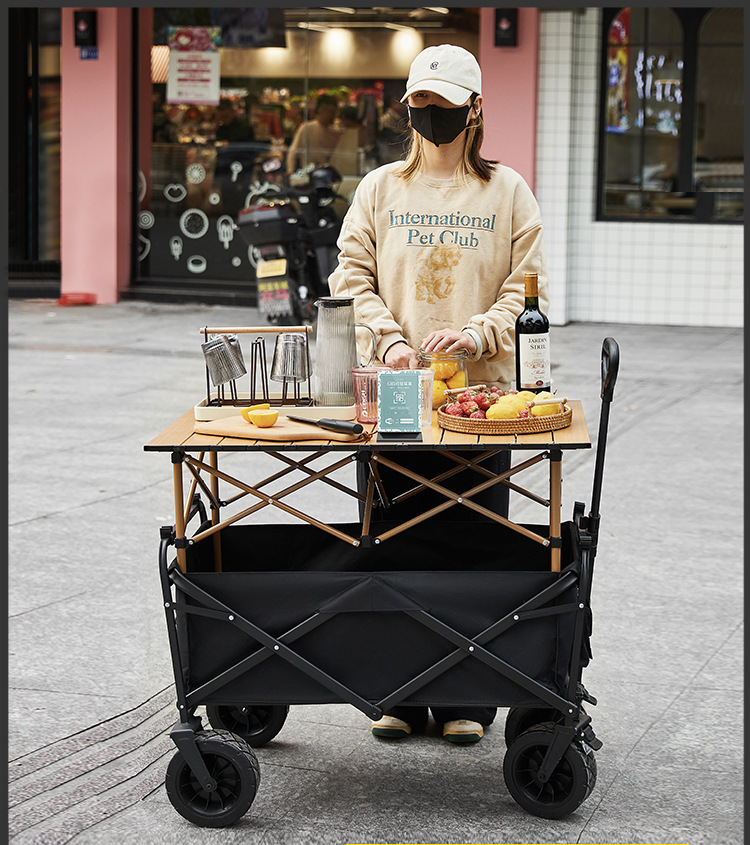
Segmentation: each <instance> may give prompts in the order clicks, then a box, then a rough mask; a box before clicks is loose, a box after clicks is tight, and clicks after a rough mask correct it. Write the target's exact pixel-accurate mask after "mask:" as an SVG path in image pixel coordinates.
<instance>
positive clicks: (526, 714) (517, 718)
mask: <svg viewBox="0 0 750 845" xmlns="http://www.w3.org/2000/svg"><path fill="white" fill-rule="evenodd" d="M563 719H564V716H563V715H562V713H560V711H559V710H555V708H554V707H511V708H510V710H508V715H507V716H506V717H505V744H506V746H507V747H508V748H510V746H511V744H512V742H513V740H514V739H515V738H516V737H518V736H520V735H521V734H522V733H525V732H526V731H528V730H530V729H531V728H533V727H535V726H536V725H541V724H543V723H544V722H552V723H553V724H557V723H558V722H562V721H563Z"/></svg>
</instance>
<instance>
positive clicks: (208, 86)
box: [167, 26, 221, 105]
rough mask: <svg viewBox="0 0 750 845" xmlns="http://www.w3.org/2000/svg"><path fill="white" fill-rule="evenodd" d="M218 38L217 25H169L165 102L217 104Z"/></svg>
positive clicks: (219, 31) (219, 30) (219, 68)
mask: <svg viewBox="0 0 750 845" xmlns="http://www.w3.org/2000/svg"><path fill="white" fill-rule="evenodd" d="M220 40H221V29H220V28H219V27H217V26H211V27H209V26H172V27H170V28H169V76H168V77H167V102H168V103H194V104H196V105H217V104H218V102H219V83H220V76H221V67H220V57H219V42H220Z"/></svg>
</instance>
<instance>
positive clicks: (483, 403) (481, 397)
mask: <svg viewBox="0 0 750 845" xmlns="http://www.w3.org/2000/svg"><path fill="white" fill-rule="evenodd" d="M474 401H475V402H476V403H477V405H478V406H479V410H480V411H486V410H487V408H489V407H490V397H489V395H488V394H487V393H484V392H480V393H477V395H476V396H475V397H474Z"/></svg>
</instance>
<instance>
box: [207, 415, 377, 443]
mask: <svg viewBox="0 0 750 845" xmlns="http://www.w3.org/2000/svg"><path fill="white" fill-rule="evenodd" d="M193 431H195V432H197V433H198V434H213V435H215V436H217V437H243V438H248V439H250V440H282V441H285V442H288V441H292V440H336V441H339V442H341V443H350V442H355V441H357V440H362V439H363V438H364V435H362V434H343V433H342V432H339V431H328V430H327V429H325V428H318V426H317V425H307V424H306V423H300V422H295V421H294V420H290V419H287V417H284V416H282V415H279V419H278V420H277V422H276V423H275V424H274V425H272V426H268V427H267V428H261V427H260V426H257V425H253V424H252V423H249V422H245V420H244V419H243V418H242V416H241V415H240V414H235V415H234V416H231V417H222V418H221V419H218V420H207V421H205V422H202V421H200V420H196V421H195V423H194V424H193Z"/></svg>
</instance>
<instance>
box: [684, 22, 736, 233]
mask: <svg viewBox="0 0 750 845" xmlns="http://www.w3.org/2000/svg"><path fill="white" fill-rule="evenodd" d="M743 15H744V12H743V10H742V9H714V10H713V11H712V12H710V13H709V15H708V17H706V19H705V20H704V22H703V25H702V26H701V29H700V34H699V41H698V69H699V73H698V90H697V97H696V107H697V112H696V133H695V170H694V175H695V184H696V188H697V191H698V193H697V194H696V197H697V204H698V212H699V213H700V215H702V216H703V217H706V218H709V219H715V220H737V219H742V218H743V212H744V179H745V160H744V131H743V128H744V118H743V113H744V104H743V100H744V97H743V92H744V85H743V67H744V65H743V60H744V57H743V53H744V45H743V43H741V42H740V43H737V36H738V34H739V35H741V33H742V32H743V23H744V22H743Z"/></svg>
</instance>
